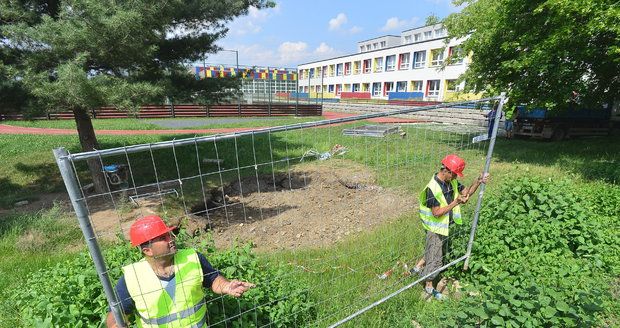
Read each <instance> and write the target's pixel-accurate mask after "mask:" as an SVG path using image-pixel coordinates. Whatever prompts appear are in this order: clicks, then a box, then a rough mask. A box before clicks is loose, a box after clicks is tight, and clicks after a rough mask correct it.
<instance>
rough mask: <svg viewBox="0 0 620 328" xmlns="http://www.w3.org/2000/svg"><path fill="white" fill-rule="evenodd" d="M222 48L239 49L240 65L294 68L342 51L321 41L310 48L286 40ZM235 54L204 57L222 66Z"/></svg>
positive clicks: (298, 42) (305, 44) (208, 61)
mask: <svg viewBox="0 0 620 328" xmlns="http://www.w3.org/2000/svg"><path fill="white" fill-rule="evenodd" d="M221 46H222V47H223V48H224V49H232V50H238V51H239V64H240V65H242V66H247V65H250V66H253V65H256V66H261V67H266V66H270V67H289V68H295V67H297V65H299V64H301V63H307V62H312V61H316V60H321V59H326V58H332V57H337V56H341V55H343V54H344V52H342V51H339V50H336V49H334V48H332V47H331V46H329V45H328V44H327V43H326V42H321V43H320V44H319V45H318V46H317V47H316V48H314V49H313V48H311V47H310V45H308V43H306V42H303V41H286V42H282V43H280V45H279V46H277V47H268V46H266V45H264V44H258V43H255V44H245V45H242V44H236V45H235V44H223V45H221ZM235 60H236V59H235V54H234V53H232V52H229V51H223V52H220V53H218V54H214V55H210V56H209V57H208V58H207V59H206V63H207V64H218V65H224V66H234V65H235Z"/></svg>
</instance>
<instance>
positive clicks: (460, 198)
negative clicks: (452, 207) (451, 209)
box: [456, 194, 469, 204]
mask: <svg viewBox="0 0 620 328" xmlns="http://www.w3.org/2000/svg"><path fill="white" fill-rule="evenodd" d="M468 200H469V194H465V195H459V196H458V197H457V198H456V202H457V203H459V204H465V203H467V201H468Z"/></svg>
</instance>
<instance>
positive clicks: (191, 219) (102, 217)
mask: <svg viewBox="0 0 620 328" xmlns="http://www.w3.org/2000/svg"><path fill="white" fill-rule="evenodd" d="M168 187H169V188H175V186H173V185H171V186H168ZM176 187H177V188H178V185H177V186H176ZM186 196H187V195H186ZM204 198H205V201H200V202H199V203H196V204H187V206H188V210H189V212H191V213H192V214H189V215H187V220H183V222H184V223H183V224H184V225H185V227H186V229H187V230H188V231H189V232H190V233H191V232H197V231H212V233H213V238H214V240H215V244H216V247H218V248H227V247H229V246H230V245H231V244H232V243H233V242H235V241H237V242H240V243H244V242H249V241H251V242H253V243H254V245H255V246H256V249H257V250H258V251H273V250H282V249H293V248H298V247H317V246H323V245H328V244H332V243H335V242H337V241H339V240H341V239H343V238H345V237H347V236H349V235H353V234H357V233H360V232H362V231H367V230H369V229H372V228H374V227H375V226H377V225H379V224H381V223H385V222H388V221H390V220H391V219H396V218H398V217H399V216H400V215H402V214H403V213H405V212H408V211H411V210H413V209H414V207H415V204H414V203H415V202H414V199H413V197H412V196H410V195H407V194H406V193H405V192H404V191H402V190H397V189H392V188H382V187H380V186H378V185H377V182H376V177H375V174H374V172H373V171H372V170H370V169H368V168H366V167H365V166H363V165H359V164H356V163H352V162H348V161H344V160H339V161H332V162H316V163H311V164H304V165H298V166H295V167H294V168H292V169H291V170H290V171H289V172H284V173H275V174H267V175H261V176H258V177H257V176H255V175H254V176H248V177H245V178H241V183H239V180H237V181H234V182H232V183H229V184H227V185H225V186H224V187H223V188H221V187H220V188H215V189H211V190H208V191H207V192H206V196H205V197H204ZM160 209H161V207H160V203H159V201H158V200H156V199H155V200H150V201H148V200H144V201H141V202H139V206H138V207H136V206H134V207H133V208H130V209H125V212H124V213H123V214H122V215H120V216H119V213H117V212H116V211H114V210H110V209H103V208H100V209H98V210H94V208H93V210H92V211H91V219H92V221H93V225H94V227H95V230H96V231H97V235H98V236H99V237H100V238H107V239H111V238H115V236H116V234H117V232H118V231H119V227H120V228H121V229H122V230H123V231H124V233H125V235H127V232H128V230H129V225H131V223H132V222H133V220H134V219H136V218H138V217H140V216H142V215H149V214H155V213H158V212H159V211H160ZM119 217H121V218H120V219H119Z"/></svg>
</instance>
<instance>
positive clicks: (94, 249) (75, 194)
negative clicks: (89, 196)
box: [54, 148, 126, 327]
mask: <svg viewBox="0 0 620 328" xmlns="http://www.w3.org/2000/svg"><path fill="white" fill-rule="evenodd" d="M68 155H69V153H68V152H67V150H66V149H64V148H56V149H54V157H55V158H56V164H58V169H60V174H61V175H62V180H63V181H64V183H65V187H66V188H67V193H68V194H69V198H70V199H71V204H72V205H73V209H74V210H75V215H76V216H77V218H78V221H79V223H80V229H81V230H82V234H83V235H84V240H85V241H86V244H87V245H88V251H89V252H90V255H91V257H92V259H93V262H94V263H95V269H96V270H97V274H98V275H99V280H100V281H101V284H102V285H103V291H104V292H105V295H106V298H107V299H108V304H109V305H110V309H112V314H113V315H114V319H115V320H116V323H117V325H118V326H119V327H126V325H125V321H124V319H123V315H122V311H121V308H120V302H119V301H118V299H117V298H116V295H115V294H114V289H113V287H112V284H111V283H110V277H109V276H108V270H107V268H106V265H105V261H104V259H103V256H102V254H101V250H100V249H99V244H98V243H97V237H96V236H95V232H94V230H93V227H92V225H91V223H90V220H89V219H88V211H87V209H86V204H85V200H84V198H83V197H82V195H81V192H80V188H79V185H78V183H77V177H76V176H75V172H74V171H73V167H72V165H71V163H70V161H69V158H68Z"/></svg>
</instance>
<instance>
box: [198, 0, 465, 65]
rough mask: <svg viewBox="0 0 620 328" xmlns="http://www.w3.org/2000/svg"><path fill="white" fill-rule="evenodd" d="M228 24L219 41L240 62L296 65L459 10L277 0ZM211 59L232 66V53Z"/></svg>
mask: <svg viewBox="0 0 620 328" xmlns="http://www.w3.org/2000/svg"><path fill="white" fill-rule="evenodd" d="M276 3H277V5H276V7H275V8H271V9H263V10H255V9H253V8H251V10H250V13H249V14H248V15H247V16H243V17H239V18H237V19H235V20H234V21H232V22H230V23H229V24H228V27H229V28H230V30H229V32H228V35H227V36H226V37H225V38H224V39H221V40H219V41H218V42H217V44H218V45H219V46H220V47H222V48H224V49H230V50H237V51H238V52H239V64H240V65H258V66H272V67H296V66H297V65H298V64H301V63H307V62H311V61H314V60H320V59H326V58H331V57H336V56H342V55H346V54H352V53H355V52H356V49H357V42H358V41H362V40H367V39H372V38H375V37H379V36H382V35H387V34H392V35H400V32H402V31H403V30H407V29H410V28H414V27H418V26H422V25H424V20H425V18H426V17H427V16H429V15H430V14H435V15H437V16H438V17H439V18H444V17H446V16H447V15H449V14H450V13H453V12H456V11H458V8H456V7H454V6H453V5H452V3H451V0H409V1H406V0H382V1H367V0H356V1H352V0H350V1H345V0H331V1H328V0H310V1H307V0H276ZM206 62H207V63H208V64H209V63H211V64H224V65H231V66H232V65H234V64H235V54H234V52H230V51H228V52H226V51H225V52H220V53H219V54H215V55H211V56H209V57H208V58H207V59H206Z"/></svg>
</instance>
